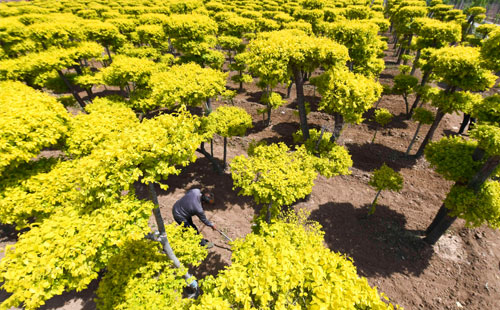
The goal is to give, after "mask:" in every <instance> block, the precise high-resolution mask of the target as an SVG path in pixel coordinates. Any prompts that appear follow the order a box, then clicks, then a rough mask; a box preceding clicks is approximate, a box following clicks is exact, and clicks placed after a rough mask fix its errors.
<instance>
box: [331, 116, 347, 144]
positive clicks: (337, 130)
mask: <svg viewBox="0 0 500 310" xmlns="http://www.w3.org/2000/svg"><path fill="white" fill-rule="evenodd" d="M333 117H334V119H335V125H334V127H333V134H332V139H333V141H332V142H335V141H338V140H339V138H340V134H341V133H342V129H344V116H342V114H340V113H335V114H334V115H333ZM330 141H331V140H330Z"/></svg>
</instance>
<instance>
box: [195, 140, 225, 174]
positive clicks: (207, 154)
mask: <svg viewBox="0 0 500 310" xmlns="http://www.w3.org/2000/svg"><path fill="white" fill-rule="evenodd" d="M196 151H197V152H199V153H201V154H203V155H204V156H205V157H206V158H207V159H208V160H209V161H210V162H211V163H212V166H213V168H214V170H215V171H216V172H217V174H218V175H223V174H224V173H223V172H222V169H221V167H220V166H219V163H218V162H217V161H216V160H215V158H214V157H213V156H210V154H209V153H208V152H207V151H206V150H205V143H204V142H202V143H201V146H200V148H199V149H196Z"/></svg>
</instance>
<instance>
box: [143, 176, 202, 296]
mask: <svg viewBox="0 0 500 310" xmlns="http://www.w3.org/2000/svg"><path fill="white" fill-rule="evenodd" d="M148 187H149V194H150V195H151V200H152V201H153V203H154V205H155V208H154V209H153V214H154V217H155V220H156V226H158V232H159V233H160V236H159V237H158V241H160V243H161V245H162V247H163V252H164V253H165V254H167V256H168V258H169V259H170V260H171V261H172V262H173V264H174V266H175V268H181V266H182V265H181V262H180V261H179V259H178V258H177V256H175V253H174V251H173V250H172V247H171V246H170V243H169V242H168V238H167V232H166V231H165V223H164V222H163V218H162V217H161V212H160V204H159V203H158V196H157V194H156V190H155V187H154V184H153V183H149V186H148ZM191 278H192V275H190V274H189V273H188V272H187V273H186V274H184V279H185V280H186V283H188V285H189V287H191V288H193V289H195V290H196V291H197V290H198V283H197V282H196V280H193V281H192V282H191V283H189V282H188V281H189V279H191Z"/></svg>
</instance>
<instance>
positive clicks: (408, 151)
mask: <svg viewBox="0 0 500 310" xmlns="http://www.w3.org/2000/svg"><path fill="white" fill-rule="evenodd" d="M420 127H422V123H418V126H417V130H415V134H414V135H413V138H412V139H411V142H410V145H408V149H406V153H405V156H408V154H410V151H411V148H412V147H413V144H414V143H415V140H417V135H418V132H419V131H420Z"/></svg>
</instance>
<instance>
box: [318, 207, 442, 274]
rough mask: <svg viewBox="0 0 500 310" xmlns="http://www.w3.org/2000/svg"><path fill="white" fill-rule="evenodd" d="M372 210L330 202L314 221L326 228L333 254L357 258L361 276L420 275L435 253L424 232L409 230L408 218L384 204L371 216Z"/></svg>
mask: <svg viewBox="0 0 500 310" xmlns="http://www.w3.org/2000/svg"><path fill="white" fill-rule="evenodd" d="M369 207H370V205H366V206H364V207H362V208H354V206H353V205H352V204H350V203H334V202H329V203H326V204H323V205H320V206H319V208H318V209H316V210H314V211H312V213H311V215H310V219H312V220H315V221H318V222H319V223H320V224H321V225H322V226H323V231H324V232H325V243H326V244H327V246H328V247H329V248H330V249H331V250H332V251H338V252H340V253H345V254H347V255H348V256H350V257H352V258H353V260H354V264H355V265H356V267H357V269H358V273H359V274H360V275H362V276H383V277H389V276H391V275H392V274H393V273H405V274H412V275H417V276H418V275H420V274H421V273H422V272H423V271H424V270H425V268H426V267H427V266H428V265H429V260H430V259H431V257H432V254H433V253H434V250H433V248H432V247H431V246H429V245H427V244H426V243H425V242H424V241H423V240H422V239H421V237H420V236H421V234H422V231H415V230H407V229H405V228H404V227H405V224H406V218H405V216H404V215H403V214H400V213H398V212H396V211H394V210H391V209H390V208H389V207H387V206H384V205H378V206H377V209H376V211H375V213H374V214H373V215H372V216H370V217H367V212H368V210H369Z"/></svg>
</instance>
